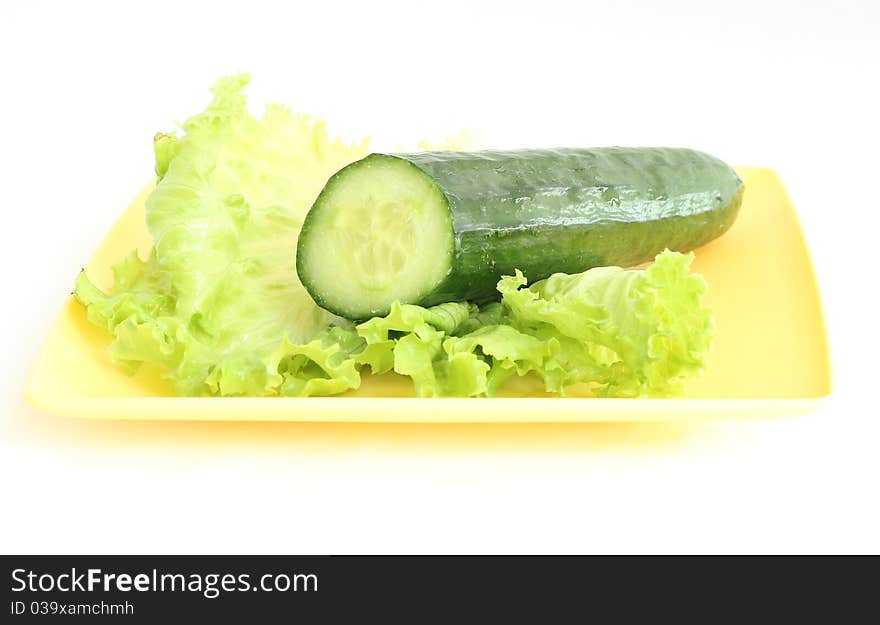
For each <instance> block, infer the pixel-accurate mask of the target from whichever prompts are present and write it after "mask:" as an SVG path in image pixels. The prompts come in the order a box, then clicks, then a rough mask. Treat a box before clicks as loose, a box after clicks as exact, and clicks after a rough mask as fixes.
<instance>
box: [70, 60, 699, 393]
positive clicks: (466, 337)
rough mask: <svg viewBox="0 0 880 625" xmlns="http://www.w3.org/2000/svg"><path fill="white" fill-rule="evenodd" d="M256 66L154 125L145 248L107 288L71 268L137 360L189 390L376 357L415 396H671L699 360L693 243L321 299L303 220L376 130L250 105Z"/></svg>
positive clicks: (268, 389)
mask: <svg viewBox="0 0 880 625" xmlns="http://www.w3.org/2000/svg"><path fill="white" fill-rule="evenodd" d="M247 82H248V77H247V76H246V75H244V74H240V75H237V76H232V77H229V78H225V79H223V80H221V81H219V82H218V83H217V84H216V85H215V86H214V88H213V94H214V98H213V100H212V102H211V103H210V104H209V106H208V108H207V109H206V110H205V111H204V112H202V113H200V114H198V115H196V116H194V117H191V118H190V119H188V120H187V121H186V122H184V123H183V125H182V127H181V133H180V134H179V135H178V134H177V133H167V134H162V133H160V134H157V135H156V136H155V138H154V151H155V157H156V175H157V177H158V182H157V185H156V188H155V190H154V191H153V192H152V193H151V194H150V196H149V197H148V198H147V201H146V220H147V226H148V228H149V231H150V234H151V235H152V237H153V240H154V247H153V249H152V251H151V253H150V255H149V257H148V258H147V260H141V259H140V258H139V257H138V255H137V253H136V252H133V253H132V254H130V255H129V256H128V257H126V258H124V259H123V260H122V261H121V262H119V263H118V264H117V265H115V266H114V268H113V274H114V284H113V287H112V288H111V289H109V290H107V291H102V290H100V289H98V288H97V287H96V286H95V285H94V284H93V283H92V282H91V281H90V280H89V278H88V276H87V275H86V273H85V272H82V273H80V275H79V276H78V277H77V280H76V288H75V291H74V295H75V297H76V299H77V300H78V301H79V302H81V303H82V304H83V305H84V306H85V307H86V310H87V315H88V319H89V321H91V322H92V323H94V324H96V325H99V326H101V327H104V328H106V330H107V331H108V332H109V333H110V334H111V335H112V342H111V345H110V355H111V357H112V359H113V360H114V361H115V362H117V363H118V364H119V365H120V366H122V367H123V368H124V369H125V370H126V371H127V372H129V373H134V372H136V371H137V370H138V368H139V367H140V366H141V365H142V364H143V363H155V364H159V365H161V366H162V367H163V368H164V369H165V371H166V373H165V377H166V378H167V379H169V380H170V382H171V383H172V384H173V386H174V389H175V391H176V392H177V393H178V394H181V395H224V396H235V395H242V396H261V395H270V396H271V395H283V396H294V397H304V396H311V395H335V394H339V393H343V392H346V391H349V390H352V389H357V388H358V387H359V386H360V383H361V372H362V371H363V370H365V369H366V368H369V370H370V371H371V372H372V373H373V374H374V375H380V374H385V373H388V372H391V371H393V372H395V373H397V374H400V375H405V376H409V377H410V378H411V379H412V383H413V392H414V394H415V395H416V396H419V397H443V396H491V395H494V394H495V393H497V392H498V391H499V390H500V389H501V387H502V386H503V384H504V382H505V381H506V380H508V379H509V378H511V377H512V376H524V375H537V376H539V377H540V378H541V379H542V380H543V383H544V386H545V388H546V390H547V391H548V392H552V393H559V394H564V393H565V391H566V389H567V388H568V387H570V386H571V385H573V384H583V383H586V384H587V385H588V388H590V389H591V390H592V392H593V393H594V394H595V395H597V396H604V397H669V396H675V395H679V394H681V393H682V392H683V388H684V384H685V382H686V381H687V379H689V378H690V377H693V376H694V375H697V374H699V372H700V371H701V369H702V368H703V367H704V366H705V362H706V358H707V355H708V352H709V348H710V343H711V338H712V335H713V332H714V324H713V318H712V314H711V311H709V310H708V309H706V308H704V307H703V306H702V305H701V298H702V296H703V295H704V293H705V290H706V285H705V282H704V281H703V279H702V278H701V277H700V276H697V275H694V274H691V273H690V272H689V267H690V263H691V260H692V258H693V256H692V255H683V254H678V253H673V252H669V251H666V252H663V253H661V254H659V255H658V256H657V258H656V260H655V262H654V263H653V264H652V265H651V266H649V267H648V268H646V269H639V270H624V269H621V268H619V267H602V268H597V269H591V270H589V271H585V272H583V273H580V274H572V275H566V274H556V275H554V276H551V277H550V278H547V279H546V280H541V281H539V282H537V283H535V284H532V285H530V286H527V284H528V282H527V278H526V276H524V275H523V274H522V273H520V272H519V271H517V272H516V275H514V276H507V277H504V278H502V279H501V280H500V281H499V282H498V291H499V295H500V298H499V300H500V301H496V302H493V303H489V304H485V305H483V306H482V307H477V306H476V305H474V304H471V303H468V302H450V303H446V304H441V305H439V306H433V307H431V308H423V307H420V306H414V305H409V304H399V303H396V304H394V305H393V306H392V308H391V310H390V312H389V314H388V315H386V316H384V317H376V318H373V319H369V320H367V321H365V322H363V323H361V324H359V325H357V326H354V327H353V326H352V324H351V323H350V322H348V321H345V320H343V319H340V318H338V317H335V316H333V315H331V314H330V313H328V312H326V311H324V310H322V309H321V308H319V307H318V306H317V305H316V304H315V303H314V302H313V301H312V299H311V298H310V297H309V295H308V293H307V292H306V290H305V289H304V288H303V286H302V285H301V284H300V282H299V280H298V278H297V274H296V269H295V258H294V257H295V255H294V253H293V251H294V250H295V247H296V241H297V236H298V233H299V229H300V226H301V224H302V220H303V218H304V217H305V214H306V212H307V211H308V209H309V207H310V205H311V203H312V201H313V199H314V198H315V197H316V196H317V194H318V193H319V191H320V190H321V188H322V186H323V184H324V182H325V181H326V179H327V178H328V177H329V176H330V175H332V174H333V173H334V172H335V171H337V170H338V169H340V168H341V167H342V166H344V165H346V164H347V163H349V162H351V161H353V160H356V159H357V158H359V157H361V156H363V155H364V154H366V152H367V143H366V141H363V142H360V143H357V144H352V145H347V144H344V143H342V142H341V141H339V140H334V141H331V140H330V139H329V137H328V134H327V132H326V129H325V125H324V123H323V122H320V121H315V120H312V119H311V118H309V117H308V116H305V115H299V114H292V113H290V112H289V111H288V110H287V109H285V108H283V107H281V106H276V105H270V106H269V107H267V108H266V111H265V113H264V115H263V116H262V117H261V118H257V117H254V116H253V115H251V114H250V113H249V112H248V110H247V107H246V101H245V97H244V95H243V89H244V87H245V85H246V84H247ZM465 139H466V138H465ZM465 139H462V141H464V140H465Z"/></svg>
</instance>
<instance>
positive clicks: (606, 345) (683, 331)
mask: <svg viewBox="0 0 880 625" xmlns="http://www.w3.org/2000/svg"><path fill="white" fill-rule="evenodd" d="M692 261H693V253H691V254H687V255H685V254H680V253H677V252H670V251H668V250H667V251H665V252H662V253H661V254H658V255H657V258H656V259H655V261H654V263H653V264H652V265H650V266H649V267H648V268H647V269H642V270H624V269H621V268H620V267H599V268H596V269H590V270H589V271H585V272H583V273H579V274H572V275H567V274H555V275H553V276H551V277H550V278H547V279H546V280H541V281H540V282H537V283H535V284H533V285H532V286H530V287H528V288H521V287H523V286H524V285H525V284H526V278H525V277H524V276H523V275H522V273H520V272H517V275H516V276H511V277H505V278H503V279H502V280H501V281H500V282H499V283H498V290H499V291H500V292H501V294H502V301H503V304H504V306H505V308H506V309H507V310H508V311H509V322H510V323H511V325H512V326H513V327H515V328H517V329H519V330H520V331H521V332H524V333H526V334H529V335H531V336H534V337H536V338H538V339H540V340H542V341H545V342H547V343H548V345H549V344H550V343H551V342H553V343H554V347H553V350H552V351H553V352H554V353H553V354H552V355H551V356H549V357H548V358H547V359H546V361H545V362H544V363H543V364H542V366H541V367H538V368H536V370H537V371H538V373H539V374H540V375H541V376H542V377H543V379H544V383H545V386H546V387H547V390H548V391H552V392H563V391H564V389H565V387H566V386H569V385H571V384H575V383H579V382H588V383H592V384H594V385H595V388H594V391H595V393H596V394H597V395H599V396H606V397H670V396H674V395H680V394H681V393H683V385H684V382H685V381H686V380H687V379H688V378H689V377H691V376H693V375H696V374H698V373H699V372H700V371H701V370H702V368H703V367H704V366H705V363H706V357H707V355H708V353H709V349H710V346H711V340H712V336H713V335H714V331H715V325H714V318H713V316H712V312H711V310H709V309H708V308H704V307H702V306H701V304H700V302H701V299H702V297H703V295H704V294H705V292H706V282H705V280H703V278H702V277H701V276H699V275H695V274H691V273H690V272H689V268H690V264H691V262H692Z"/></svg>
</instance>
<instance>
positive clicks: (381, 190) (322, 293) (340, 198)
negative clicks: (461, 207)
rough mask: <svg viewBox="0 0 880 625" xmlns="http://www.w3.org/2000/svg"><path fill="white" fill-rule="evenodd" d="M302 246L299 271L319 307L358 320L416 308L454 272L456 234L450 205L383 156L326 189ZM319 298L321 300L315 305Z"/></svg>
mask: <svg viewBox="0 0 880 625" xmlns="http://www.w3.org/2000/svg"><path fill="white" fill-rule="evenodd" d="M309 231H314V232H319V233H320V235H321V238H320V240H315V241H313V242H311V243H312V244H309V243H310V241H309V240H308V239H307V238H305V239H304V238H302V237H301V241H303V243H302V244H300V245H299V246H298V253H297V270H298V272H299V274H300V275H301V276H305V277H306V280H307V282H308V283H309V284H311V285H317V284H319V285H321V288H320V290H318V291H315V293H313V297H315V299H316V301H317V302H318V304H319V305H321V306H323V307H324V308H327V309H328V310H331V311H334V312H335V313H336V314H339V315H342V316H344V317H348V318H352V319H359V318H366V317H371V316H374V315H378V314H384V313H387V312H388V305H389V303H390V302H393V301H395V300H398V301H401V302H414V301H419V300H420V299H422V298H423V297H424V296H425V295H427V294H428V293H429V292H430V291H431V290H432V289H433V288H434V287H435V286H436V285H437V284H439V283H440V282H441V281H442V280H443V278H444V277H445V276H446V274H447V273H448V272H449V270H450V267H451V264H452V253H453V247H454V246H453V241H454V236H455V235H454V231H453V227H452V216H451V213H450V211H449V206H448V205H447V202H446V197H445V196H444V195H443V193H442V192H441V191H440V189H439V188H438V187H437V185H436V184H435V183H434V181H433V180H431V178H430V177H429V176H428V175H427V174H425V173H424V172H422V171H421V170H420V169H419V168H418V167H415V166H414V165H412V164H411V163H409V162H408V161H406V160H403V159H399V158H395V157H392V156H385V155H380V157H379V158H371V159H368V160H361V161H358V162H356V163H353V164H351V165H349V166H348V167H346V168H345V169H343V170H341V171H340V172H339V173H337V174H336V175H335V176H334V177H333V178H331V179H330V181H329V182H328V183H327V185H326V187H325V189H324V190H323V191H322V193H321V196H320V198H319V201H318V202H316V204H315V208H313V209H312V211H310V213H309V216H308V218H307V223H306V224H304V226H303V232H309ZM316 296H317V297H316Z"/></svg>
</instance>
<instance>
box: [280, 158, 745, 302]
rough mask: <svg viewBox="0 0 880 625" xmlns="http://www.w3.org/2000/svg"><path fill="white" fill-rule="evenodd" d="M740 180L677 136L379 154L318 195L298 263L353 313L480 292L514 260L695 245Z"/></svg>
mask: <svg viewBox="0 0 880 625" xmlns="http://www.w3.org/2000/svg"><path fill="white" fill-rule="evenodd" d="M742 193H743V184H742V181H741V180H740V179H739V177H738V176H737V175H736V173H735V172H734V171H733V170H732V169H731V168H730V167H729V166H728V165H726V164H725V163H723V162H722V161H720V160H718V159H716V158H714V157H712V156H709V155H708V154H704V153H702V152H696V151H694V150H688V149H682V148H594V149H555V150H517V151H507V152H500V151H483V152H420V153H415V154H370V155H369V156H367V157H366V158H363V159H361V160H359V161H357V162H355V163H352V164H351V165H348V166H347V167H345V168H343V169H341V170H340V171H339V172H337V173H336V174H334V175H333V176H332V177H331V178H330V180H329V181H328V182H327V184H326V185H325V187H324V189H323V191H321V193H320V195H319V196H318V199H317V200H315V203H314V205H313V206H312V208H311V210H310V211H309V213H308V215H307V216H306V219H305V221H304V223H303V227H302V230H301V232H300V235H299V242H298V244H297V257H296V267H297V273H298V274H299V277H300V280H301V281H302V283H303V285H305V287H306V288H307V289H308V291H309V293H311V295H312V297H313V298H314V300H315V301H316V302H317V303H318V304H319V305H320V306H322V307H323V308H326V309H327V310H330V311H331V312H334V313H336V314H338V315H341V316H343V317H348V318H349V319H363V318H367V317H371V316H375V315H382V314H385V313H387V312H388V310H389V308H390V306H391V303H392V302H394V301H395V300H397V301H400V302H403V303H415V304H421V305H423V306H429V305H433V304H438V303H441V302H448V301H458V300H475V301H481V300H486V299H490V298H493V297H495V296H497V292H496V290H495V285H496V283H497V282H498V279H499V278H500V277H501V276H503V275H510V274H512V273H513V272H514V270H515V269H520V270H521V271H522V272H523V273H524V274H525V275H526V276H527V277H528V278H529V280H533V281H534V280H541V279H543V278H546V277H548V276H550V275H551V274H553V273H557V272H564V273H575V272H580V271H584V270H586V269H590V268H592V267H599V266H605V265H619V266H623V267H629V266H633V265H638V264H640V263H643V262H645V261H648V260H651V259H653V258H654V256H655V255H656V254H657V253H659V252H661V251H663V250H664V249H665V248H669V249H671V250H674V251H682V252H683V251H687V250H690V249H693V248H695V247H699V246H700V245H703V244H705V243H708V242H709V241H711V240H712V239H714V238H715V237H717V236H719V235H721V234H722V233H724V232H725V231H726V230H727V229H728V228H729V227H730V226H731V224H732V223H733V221H734V219H735V218H736V215H737V212H738V211H739V207H740V204H741V202H742Z"/></svg>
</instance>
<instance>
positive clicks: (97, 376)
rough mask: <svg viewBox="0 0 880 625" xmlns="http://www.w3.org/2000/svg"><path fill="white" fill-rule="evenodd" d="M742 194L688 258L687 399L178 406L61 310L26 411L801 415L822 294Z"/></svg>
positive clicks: (108, 279) (120, 240)
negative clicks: (694, 296)
mask: <svg viewBox="0 0 880 625" xmlns="http://www.w3.org/2000/svg"><path fill="white" fill-rule="evenodd" d="M737 171H738V173H739V174H740V176H741V177H742V178H743V180H744V181H745V186H746V192H745V199H744V202H743V206H742V209H741V212H740V216H739V218H738V219H737V221H736V223H735V224H734V225H733V227H732V228H731V229H730V231H729V232H727V233H726V234H725V235H724V236H722V237H720V238H719V239H717V240H715V241H713V242H712V243H710V244H708V245H706V246H704V247H702V248H700V249H699V250H697V251H696V260H695V262H694V265H693V270H694V271H697V272H699V273H701V274H703V275H704V276H705V278H706V281H707V282H708V284H709V293H708V296H707V298H706V300H707V302H706V303H708V304H709V305H710V306H711V307H712V308H714V310H715V315H716V320H717V327H718V332H717V336H716V339H715V345H714V348H713V352H712V354H711V357H710V361H709V366H708V367H707V370H706V372H705V374H704V375H703V377H701V378H699V379H697V380H694V381H692V382H691V383H690V385H689V386H688V389H687V397H686V398H683V399H597V398H591V397H583V396H581V397H578V394H579V393H580V394H583V393H584V392H585V391H583V390H580V391H579V390H578V389H574V390H573V392H572V393H570V395H571V396H569V397H566V398H560V397H556V396H551V395H548V394H546V393H543V392H542V390H541V386H540V383H539V381H538V380H536V379H531V378H529V377H526V378H522V379H517V380H514V381H513V382H512V383H508V385H507V388H506V390H505V396H503V397H496V398H491V399H486V398H467V399H466V398H448V399H424V398H415V397H412V393H411V386H410V383H409V380H408V378H403V377H401V376H396V375H394V374H385V375H382V376H375V377H371V376H369V375H366V376H364V380H363V383H362V385H361V388H360V389H358V391H357V392H349V393H347V394H345V395H342V396H338V397H309V398H279V397H266V398H216V397H174V396H173V393H172V392H171V388H170V386H169V385H168V384H167V383H166V382H165V381H164V380H162V379H161V377H160V373H161V372H160V371H159V370H158V369H156V368H153V367H143V368H142V370H141V371H139V372H138V373H137V375H135V376H133V377H128V376H127V375H126V374H125V373H123V371H122V370H121V369H119V368H118V367H116V366H115V365H113V363H112V362H111V361H110V357H109V354H108V351H107V345H108V340H109V339H108V335H107V333H106V331H104V330H103V329H100V328H97V327H95V326H92V325H91V324H89V323H88V321H86V315H85V310H84V309H83V307H82V306H80V305H79V304H78V303H77V302H75V301H74V300H73V298H70V300H69V301H67V302H66V303H65V305H64V308H63V309H62V311H61V314H60V315H59V316H58V319H57V320H56V321H55V323H54V325H53V326H52V329H51V330H50V332H49V335H48V337H47V339H46V343H45V345H44V346H43V349H42V351H41V353H40V356H39V359H38V361H37V363H36V365H35V366H34V370H33V373H32V374H31V379H30V382H29V384H28V387H27V393H26V395H27V399H28V401H29V402H30V403H31V404H32V405H34V406H35V407H37V408H39V409H41V410H44V411H46V412H51V413H55V414H59V415H67V416H75V417H94V418H108V419H117V418H123V419H124V418H129V419H166V420H167V419H178V420H179V419H195V420H206V421H208V420H247V421H264V420H272V421H363V422H421V423H424V422H448V423H451V422H483V423H485V422H577V421H584V422H586V421H605V422H607V421H647V420H657V419H661V420H668V419H684V418H703V417H718V416H749V417H752V416H777V415H785V414H797V413H802V412H807V411H809V410H810V408H811V407H812V405H813V403H814V400H815V399H817V398H819V397H822V396H825V395H827V394H828V393H829V392H830V371H829V364H828V350H827V345H826V338H825V329H824V325H823V320H822V310H821V304H820V300H819V293H818V290H817V288H816V281H815V277H814V274H813V268H812V265H811V262H810V257H809V254H808V252H807V248H806V245H805V243H804V238H803V234H802V233H801V229H800V225H799V224H798V220H797V216H796V214H795V211H794V208H793V207H792V205H791V202H790V200H789V199H788V196H787V195H786V192H785V188H784V187H783V185H782V182H781V181H780V180H779V177H778V176H777V175H776V173H775V172H774V171H772V170H769V169H763V168H753V167H743V168H738V169H737ZM150 190H151V187H147V188H146V189H144V190H143V191H142V192H141V193H140V195H138V197H137V198H135V200H134V201H133V202H132V204H131V205H130V206H129V207H128V209H127V210H126V211H125V213H124V214H123V215H122V217H121V218H120V219H119V221H118V222H117V223H116V224H115V225H114V226H113V228H112V229H111V230H110V232H109V234H108V235H107V237H106V238H105V239H104V241H102V242H101V245H100V246H99V247H98V250H97V251H96V252H95V255H94V257H93V258H92V260H91V261H90V262H89V264H88V266H87V270H88V273H89V276H90V277H91V278H92V279H93V281H94V282H95V283H96V284H97V285H98V286H100V287H109V286H110V284H111V283H112V273H111V271H110V267H111V265H112V264H113V263H114V262H116V261H117V260H119V259H120V258H122V257H123V256H125V255H126V254H127V253H129V252H130V251H131V249H132V248H134V247H137V248H138V250H139V251H140V254H141V257H144V258H145V257H146V256H147V254H148V252H149V249H150V247H151V240H150V236H149V234H148V232H147V230H146V225H145V223H144V200H145V199H146V197H147V195H148V194H149V192H150Z"/></svg>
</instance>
